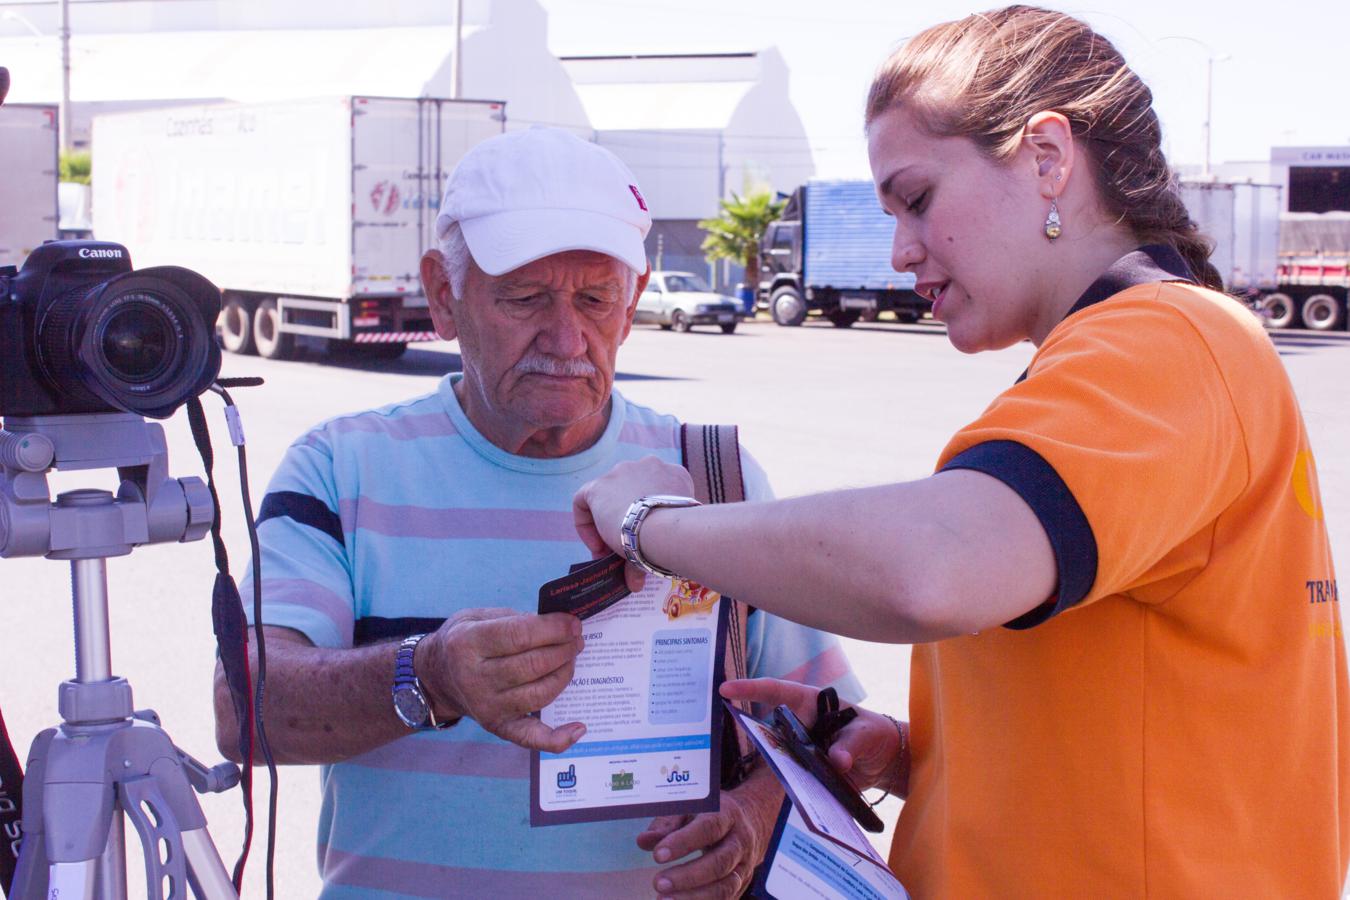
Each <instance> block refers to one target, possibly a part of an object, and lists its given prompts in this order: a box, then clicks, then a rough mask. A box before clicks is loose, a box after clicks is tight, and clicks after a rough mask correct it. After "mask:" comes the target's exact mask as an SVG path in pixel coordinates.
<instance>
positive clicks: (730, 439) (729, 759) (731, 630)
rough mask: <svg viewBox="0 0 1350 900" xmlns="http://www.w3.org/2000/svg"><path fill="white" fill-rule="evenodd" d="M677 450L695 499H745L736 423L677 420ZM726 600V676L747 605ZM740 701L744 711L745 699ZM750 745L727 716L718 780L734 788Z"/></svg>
mask: <svg viewBox="0 0 1350 900" xmlns="http://www.w3.org/2000/svg"><path fill="white" fill-rule="evenodd" d="M680 450H681V452H682V454H683V462H684V467H685V468H686V469H688V470H689V475H690V476H691V477H692V478H693V481H694V499H696V500H698V501H699V502H700V503H739V502H740V501H742V500H744V499H745V479H744V477H743V475H742V472H741V448H740V440H739V438H738V435H737V429H736V426H735V425H682V426H680ZM726 599H727V600H728V601H729V602H730V603H731V609H730V615H729V617H728V621H727V649H726V654H725V658H726V664H725V668H724V672H725V676H726V677H727V678H728V679H731V678H744V677H745V676H746V660H745V656H746V646H745V640H746V637H745V635H746V631H745V627H746V620H747V619H748V618H749V615H750V610H749V607H747V606H746V605H745V604H744V603H741V602H739V601H737V600H732V599H731V598H730V597H728V598H726ZM741 706H742V707H743V708H744V709H745V710H746V711H747V712H749V707H748V704H741ZM753 752H754V751H753V749H752V748H751V747H750V745H749V741H748V739H747V738H746V737H745V735H743V734H742V733H741V730H740V729H739V728H737V727H736V724H735V723H734V722H733V721H732V720H731V716H730V715H727V716H726V717H725V721H724V722H723V731H722V782H723V786H724V787H734V786H735V784H736V783H737V782H738V781H739V780H740V777H741V775H743V773H744V768H745V766H744V760H746V759H747V758H751V757H752V755H753Z"/></svg>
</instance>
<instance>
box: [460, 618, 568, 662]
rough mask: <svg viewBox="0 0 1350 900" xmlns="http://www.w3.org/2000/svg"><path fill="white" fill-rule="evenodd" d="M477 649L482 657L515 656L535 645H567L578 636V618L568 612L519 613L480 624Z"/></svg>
mask: <svg viewBox="0 0 1350 900" xmlns="http://www.w3.org/2000/svg"><path fill="white" fill-rule="evenodd" d="M479 627H480V628H481V629H482V634H481V635H480V637H479V644H478V647H479V650H480V652H481V653H482V655H483V656H484V657H485V658H491V657H494V656H514V655H516V654H517V653H524V652H525V651H526V650H532V649H534V648H535V647H546V646H548V645H550V644H566V643H567V642H569V641H574V640H576V639H577V638H579V637H581V620H580V619H578V618H577V617H576V616H574V615H571V614H569V613H545V614H544V615H538V616H537V615H531V614H522V613H518V614H517V615H515V616H513V617H511V618H507V617H502V618H501V619H497V620H494V621H492V622H486V623H484V624H483V625H481V626H479Z"/></svg>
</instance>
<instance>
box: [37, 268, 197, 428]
mask: <svg viewBox="0 0 1350 900" xmlns="http://www.w3.org/2000/svg"><path fill="white" fill-rule="evenodd" d="M219 312H220V293H219V292H218V291H217V290H216V289H215V287H214V286H213V285H212V284H211V283H210V282H208V281H207V280H206V279H205V278H202V277H201V276H200V275H197V274H196V273H193V272H189V271H188V270H186V269H180V268H177V267H173V266H164V267H160V268H154V269H142V270H140V271H138V272H127V273H125V274H122V275H116V276H114V277H112V278H110V279H108V280H107V281H103V282H100V283H96V284H92V285H90V284H85V285H83V286H78V287H73V288H71V289H69V290H67V291H66V292H65V293H63V294H61V295H59V296H57V297H55V298H54V299H53V300H52V302H51V303H50V304H49V305H48V306H47V307H46V309H45V311H44V313H43V315H41V316H40V319H39V322H38V361H39V363H40V365H41V368H42V370H43V373H44V374H45V375H46V377H47V379H48V380H49V382H50V384H51V385H52V387H53V388H54V389H55V390H56V391H57V392H58V393H59V394H60V395H62V396H63V397H65V398H68V400H69V402H70V403H71V404H72V408H78V409H82V410H84V409H87V410H91V411H93V410H95V409H97V407H99V406H102V407H103V408H105V409H119V410H124V411H126V412H131V413H136V414H138V415H144V416H155V417H158V418H163V417H167V416H169V415H171V414H172V413H173V411H174V410H175V409H177V408H178V407H179V406H180V405H181V404H182V403H183V402H184V401H185V400H187V399H188V398H189V397H193V396H196V395H197V394H200V393H201V392H202V391H203V390H205V389H206V387H207V386H208V385H210V383H211V382H212V381H214V380H215V378H216V376H217V375H218V374H219V372H220V349H219V348H218V347H217V346H216V340H215V333H214V328H215V321H216V316H217V315H218V314H219Z"/></svg>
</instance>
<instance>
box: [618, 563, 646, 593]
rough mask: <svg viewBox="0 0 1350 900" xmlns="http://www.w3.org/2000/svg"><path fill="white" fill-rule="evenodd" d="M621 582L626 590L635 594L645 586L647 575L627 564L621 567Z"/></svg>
mask: <svg viewBox="0 0 1350 900" xmlns="http://www.w3.org/2000/svg"><path fill="white" fill-rule="evenodd" d="M623 580H624V582H625V583H626V584H627V585H628V589H629V590H630V591H632V592H633V593H635V594H636V593H637V592H638V591H640V590H642V588H643V587H644V586H645V585H646V584H647V573H646V572H644V571H643V570H641V569H639V568H638V567H637V566H635V565H633V564H632V563H629V564H628V565H626V566H624V567H623Z"/></svg>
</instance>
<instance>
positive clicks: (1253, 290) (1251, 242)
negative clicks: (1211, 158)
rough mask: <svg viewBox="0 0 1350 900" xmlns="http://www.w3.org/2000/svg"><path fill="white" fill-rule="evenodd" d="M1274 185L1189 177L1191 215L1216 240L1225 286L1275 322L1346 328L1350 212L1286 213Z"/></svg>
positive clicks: (1185, 192)
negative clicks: (1198, 179)
mask: <svg viewBox="0 0 1350 900" xmlns="http://www.w3.org/2000/svg"><path fill="white" fill-rule="evenodd" d="M1281 192H1282V188H1281V186H1279V185H1274V184H1248V183H1232V184H1229V183H1224V182H1203V181H1197V182H1182V185H1181V196H1182V200H1183V201H1184V202H1185V204H1186V208H1187V210H1188V211H1189V212H1190V214H1191V218H1192V219H1193V220H1195V222H1196V224H1197V225H1198V226H1199V227H1200V230H1201V231H1202V232H1204V233H1205V234H1206V235H1207V236H1208V237H1210V238H1211V239H1212V240H1213V241H1214V253H1213V255H1212V256H1211V261H1212V262H1213V263H1214V265H1215V268H1217V269H1218V270H1219V274H1220V275H1221V276H1223V280H1224V287H1225V288H1227V289H1228V290H1229V292H1231V293H1233V294H1235V295H1237V296H1239V297H1241V298H1243V299H1244V300H1245V301H1246V302H1247V303H1248V304H1249V305H1250V306H1251V307H1252V308H1253V309H1254V310H1256V311H1257V312H1258V313H1259V314H1260V315H1261V317H1262V319H1263V320H1264V321H1265V324H1266V327H1268V328H1271V329H1286V328H1298V327H1300V326H1301V327H1305V328H1310V329H1313V330H1316V331H1330V330H1333V329H1338V328H1342V327H1344V325H1345V321H1346V295H1347V289H1350V213H1348V212H1338V211H1332V212H1322V213H1304V212H1294V213H1287V212H1286V213H1282V212H1281V211H1280V210H1281V209H1282V208H1283V205H1284V204H1283V198H1282V197H1281Z"/></svg>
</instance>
